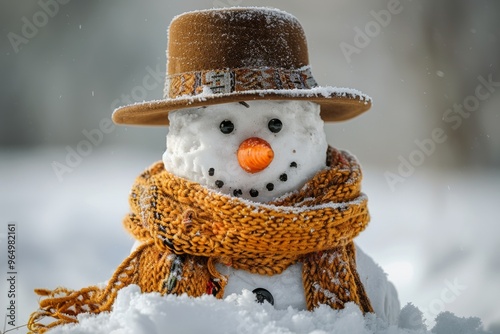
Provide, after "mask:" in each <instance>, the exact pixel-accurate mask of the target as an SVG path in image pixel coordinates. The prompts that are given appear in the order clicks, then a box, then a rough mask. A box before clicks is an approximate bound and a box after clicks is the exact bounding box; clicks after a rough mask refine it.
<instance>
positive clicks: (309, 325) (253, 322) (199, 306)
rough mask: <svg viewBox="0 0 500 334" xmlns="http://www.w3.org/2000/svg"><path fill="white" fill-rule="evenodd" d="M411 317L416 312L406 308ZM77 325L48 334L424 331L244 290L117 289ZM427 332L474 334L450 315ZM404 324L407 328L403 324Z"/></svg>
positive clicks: (474, 327)
mask: <svg viewBox="0 0 500 334" xmlns="http://www.w3.org/2000/svg"><path fill="white" fill-rule="evenodd" d="M408 309H409V310H410V311H409V312H408V313H407V314H408V316H409V317H410V318H412V315H415V314H417V315H418V309H416V308H414V307H413V308H412V307H409V308H408ZM79 321H80V323H79V324H76V325H75V324H72V325H65V326H61V327H58V328H56V329H54V330H53V331H51V332H50V333H51V334H70V333H71V334H77V333H78V334H84V333H89V334H90V333H92V334H100V333H102V334H118V333H119V334H154V333H165V334H168V333H175V334H179V333H182V334H188V333H206V334H221V333H238V334H245V333H248V334H276V333H280V334H291V333H309V334H327V333H331V334H335V333H339V334H340V333H349V334H370V333H373V334H375V333H376V334H403V333H404V334H410V333H413V334H425V333H431V332H428V331H427V330H425V329H424V328H421V329H417V330H410V329H408V328H405V327H398V326H396V325H393V326H389V325H387V324H386V323H385V322H384V321H382V320H381V319H379V318H377V317H375V316H374V315H373V314H368V315H366V316H363V315H362V313H361V311H360V310H359V308H358V306H357V305H355V304H354V303H349V304H347V305H346V307H345V309H343V310H333V309H331V308H330V307H328V306H320V307H318V308H317V309H315V310H314V311H313V312H309V311H298V310H296V309H294V308H292V307H289V308H287V309H286V310H277V309H275V308H273V307H272V306H271V305H270V304H268V303H264V304H258V303H256V302H255V296H254V294H252V293H251V292H250V291H248V290H245V291H243V293H242V294H241V295H235V294H233V295H231V296H229V297H228V298H226V299H223V300H218V299H216V298H215V297H213V296H208V295H207V296H203V297H200V298H191V297H188V296H187V295H182V296H173V295H167V296H161V295H160V294H158V293H149V294H142V293H141V292H140V289H139V287H137V286H135V285H131V286H129V287H126V288H124V289H122V290H121V291H120V292H119V293H118V297H117V299H116V302H115V304H114V308H113V310H112V311H111V312H109V313H101V314H99V315H88V314H84V315H80V316H79ZM436 322H437V323H436V325H435V326H434V328H433V329H432V333H435V334H460V333H469V334H476V333H477V334H479V333H485V332H483V331H482V330H481V329H480V321H479V319H477V318H468V319H465V318H458V317H456V316H454V315H453V314H452V313H450V312H445V313H442V314H440V315H439V316H438V317H437V319H436ZM405 324H406V323H405Z"/></svg>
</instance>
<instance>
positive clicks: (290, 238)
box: [29, 147, 373, 333]
mask: <svg viewBox="0 0 500 334" xmlns="http://www.w3.org/2000/svg"><path fill="white" fill-rule="evenodd" d="M327 166H328V167H327V168H325V169H324V170H322V171H320V172H318V173H317V174H316V175H315V176H314V177H313V178H312V179H311V180H309V181H308V182H307V183H306V185H305V186H304V187H303V188H302V189H301V190H299V191H296V192H294V193H291V194H288V195H285V196H283V197H281V198H278V199H277V200H275V201H273V202H271V203H266V204H261V203H255V202H251V201H247V200H243V199H240V198H236V197H231V196H227V195H223V194H221V193H218V192H215V191H213V190H210V189H207V188H205V187H203V186H201V185H199V184H197V183H193V182H190V181H187V180H185V179H182V178H179V177H176V176H174V175H172V174H171V173H169V172H168V171H166V170H165V168H164V166H163V164H162V163H161V162H159V163H156V164H154V165H153V166H152V167H150V168H149V169H147V170H146V171H145V172H144V173H143V174H141V175H140V176H139V177H138V178H137V180H136V182H135V184H134V186H133V188H132V191H131V193H130V206H131V209H132V211H131V213H130V214H129V215H127V216H126V217H125V219H124V226H125V228H126V229H127V230H128V231H129V232H130V233H131V234H132V235H133V236H134V237H135V238H136V239H137V240H140V241H141V242H142V243H141V245H140V246H139V247H138V248H137V249H136V250H135V251H133V252H132V253H131V254H130V256H129V257H127V258H126V259H125V260H124V261H123V263H122V264H121V265H120V266H119V267H118V268H117V270H116V271H115V273H114V275H113V276H112V278H111V279H110V280H109V281H108V284H107V286H106V287H105V288H99V287H97V286H91V287H87V288H84V289H81V290H78V291H71V290H67V289H65V288H57V289H55V290H53V291H50V290H43V289H37V290H35V292H36V293H37V294H38V295H40V296H42V297H44V298H42V299H41V301H40V309H39V310H38V311H36V312H35V313H33V314H32V316H31V318H30V321H29V329H30V330H31V331H33V332H36V333H43V332H44V331H46V330H47V329H49V328H52V327H54V326H57V325H60V324H66V323H72V322H77V315H78V314H80V313H84V312H90V313H99V312H102V311H109V310H110V309H111V308H112V305H113V302H114V300H115V298H116V295H117V293H118V291H119V290H120V289H121V288H123V287H125V286H127V285H129V284H137V285H138V286H139V287H140V288H141V290H142V292H160V293H162V294H177V295H179V294H182V293H187V294H188V295H189V296H192V297H198V296H201V295H203V294H212V295H214V296H215V297H217V298H222V297H223V295H224V287H225V285H226V282H227V278H226V277H224V276H223V275H221V274H220V273H218V272H217V270H216V269H215V264H216V263H218V262H219V263H223V264H225V265H230V266H232V267H233V268H236V269H243V270H246V271H249V272H252V273H258V274H261V275H274V274H279V273H281V272H283V271H284V270H285V269H286V268H288V267H289V266H290V265H292V264H295V263H297V262H299V261H300V262H301V263H302V264H303V272H302V280H303V285H304V290H305V295H306V304H307V308H308V309H309V310H312V309H314V308H315V307H317V306H318V305H320V304H326V305H329V306H331V307H332V308H334V309H340V308H343V307H344V304H345V303H347V302H350V301H353V302H355V303H356V304H358V305H359V307H360V309H361V310H362V311H363V312H373V309H372V307H371V305H370V301H369V299H368V296H367V294H366V292H365V290H364V287H363V285H362V283H361V282H360V279H359V276H358V273H357V270H356V262H355V247H354V244H353V238H354V237H356V236H357V235H358V234H359V233H360V232H361V231H362V230H363V229H364V228H365V227H366V225H367V224H368V220H369V214H368V209H367V197H366V196H365V195H364V194H363V193H361V192H360V188H361V169H360V166H359V165H358V163H357V162H356V160H355V158H354V157H352V156H351V155H349V154H348V153H346V152H341V151H338V150H336V149H334V148H331V147H330V148H329V149H328V154H327ZM45 317H52V318H53V319H54V320H53V321H52V322H50V323H48V324H43V323H42V322H44V321H43V318H45Z"/></svg>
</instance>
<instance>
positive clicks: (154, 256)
mask: <svg viewBox="0 0 500 334" xmlns="http://www.w3.org/2000/svg"><path fill="white" fill-rule="evenodd" d="M168 33H169V45H168V50H167V58H168V64H167V79H166V85H165V98H164V99H163V100H158V101H150V102H143V103H139V104H134V105H129V106H125V107H121V108H118V109H117V110H115V112H114V114H113V120H114V122H115V123H117V124H135V125H168V126H169V130H168V134H167V148H166V151H165V152H164V154H163V158H162V159H161V161H159V162H157V163H155V164H154V165H153V166H151V167H150V168H148V169H147V170H146V171H145V172H144V173H142V174H141V175H140V176H139V177H138V178H137V180H136V182H135V183H134V186H133V187H132V190H131V192H130V205H131V213H130V214H128V215H127V216H126V217H125V219H124V226H125V228H126V229H127V230H128V231H129V232H130V233H131V234H132V235H133V236H134V237H135V238H136V239H137V241H136V243H135V245H134V248H133V250H132V253H131V254H130V255H129V256H128V257H127V258H126V259H125V260H124V262H123V263H122V265H120V266H119V268H118V269H117V271H116V272H115V274H114V275H113V277H112V278H111V279H110V280H109V282H108V285H107V287H105V288H103V287H90V288H86V289H82V290H80V291H68V290H64V289H63V290H61V289H58V290H54V291H52V292H47V291H44V292H43V295H44V296H45V299H44V300H43V301H42V302H41V305H42V310H41V311H40V312H39V313H38V315H37V316H35V317H34V318H33V319H32V320H30V323H31V324H34V323H37V319H38V318H40V317H42V316H47V315H51V316H53V317H54V318H56V319H59V322H57V323H58V324H59V323H61V322H67V321H68V319H73V320H74V321H77V319H76V314H78V313H81V312H89V310H90V312H94V313H99V312H101V311H106V310H109V309H110V308H111V307H112V304H113V301H114V299H115V298H116V294H117V292H118V290H119V289H121V288H122V287H124V286H126V285H128V284H137V285H139V287H140V288H141V290H142V291H143V292H160V293H162V294H177V295H180V294H184V293H186V294H188V295H189V296H192V297H198V296H202V295H207V294H209V295H213V296H215V297H216V298H226V297H228V296H231V295H234V294H242V293H243V292H244V291H245V290H249V291H251V292H253V293H254V294H255V300H256V302H259V303H269V304H271V305H273V307H275V308H276V309H287V308H289V307H292V308H295V309H297V310H306V309H307V310H314V309H315V308H316V307H318V306H320V305H323V304H325V305H328V306H330V307H332V308H334V309H341V308H343V307H344V305H345V304H346V303H349V302H353V303H355V304H357V305H358V306H359V307H360V309H361V311H362V312H364V313H371V312H374V313H375V314H376V315H377V316H378V317H379V318H381V319H383V320H385V321H386V322H388V323H391V324H395V323H397V319H398V315H399V301H398V297H397V293H396V291H395V289H394V287H393V285H392V284H391V283H390V282H389V281H388V280H387V278H386V275H385V273H384V272H383V271H382V269H381V268H380V267H379V266H378V265H377V264H376V263H375V262H374V261H373V260H372V259H371V258H370V257H369V256H367V255H366V254H364V253H363V252H362V251H361V250H360V249H358V248H357V247H356V246H355V245H354V241H353V239H354V238H355V237H356V236H357V235H358V234H359V233H360V232H361V231H362V230H363V229H364V228H365V227H366V225H367V223H368V221H369V214H368V210H367V197H366V195H365V194H363V193H362V192H361V191H360V189H361V169H360V166H359V164H358V163H357V161H356V159H355V158H354V157H353V156H352V155H350V154H349V153H347V152H344V151H340V150H338V149H335V148H333V147H331V146H329V145H328V143H327V141H326V136H325V132H324V121H328V122H330V121H341V120H347V119H350V118H352V117H355V116H357V115H359V114H361V113H362V112H364V111H366V110H368V109H369V108H370V106H371V99H370V98H369V97H368V96H366V95H364V94H362V93H361V92H359V91H357V90H353V89H346V88H337V87H330V86H326V87H322V86H318V84H317V83H316V81H315V79H314V78H313V76H312V73H311V69H310V66H309V60H308V51H307V43H306V39H305V35H304V32H303V30H302V27H301V25H300V23H299V22H298V20H297V19H296V18H295V17H294V16H292V15H290V14H288V13H286V12H283V11H280V10H277V9H270V8H256V7H248V8H247V7H235V8H222V9H210V10H202V11H195V12H188V13H184V14H181V15H179V16H177V17H175V18H174V19H173V20H172V23H171V24H170V27H169V30H168ZM61 296H63V297H61ZM54 310H56V311H54ZM66 310H72V311H71V313H70V314H68V313H67V312H65V311H66ZM75 310H76V311H75ZM61 314H62V315H63V317H62V318H61ZM34 327H36V326H31V327H30V328H34Z"/></svg>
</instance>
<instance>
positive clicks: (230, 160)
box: [163, 101, 328, 202]
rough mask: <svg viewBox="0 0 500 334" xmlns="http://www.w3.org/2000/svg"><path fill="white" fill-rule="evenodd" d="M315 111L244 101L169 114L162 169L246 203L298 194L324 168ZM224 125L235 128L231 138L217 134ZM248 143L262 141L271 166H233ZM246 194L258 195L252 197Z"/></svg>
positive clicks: (306, 105)
mask: <svg viewBox="0 0 500 334" xmlns="http://www.w3.org/2000/svg"><path fill="white" fill-rule="evenodd" d="M319 112H320V108H319V105H317V104H315V103H312V102H307V101H248V102H247V106H244V105H242V104H240V103H226V104H221V105H214V106H207V107H202V108H196V109H194V108H190V109H182V110H178V111H174V112H171V113H169V122H170V128H169V132H168V135H167V150H166V151H165V154H164V155H163V162H164V164H165V168H166V169H167V170H168V171H170V172H172V173H173V174H175V175H177V176H180V177H183V178H186V179H188V180H190V181H194V182H197V183H200V184H201V185H203V186H207V187H208V188H211V189H214V190H217V191H220V192H221V193H224V194H229V195H233V192H234V191H235V190H241V191H242V195H241V197H242V198H245V199H249V200H250V199H251V200H252V201H258V202H267V201H270V200H273V199H275V198H277V197H279V196H281V195H283V194H285V193H289V192H292V191H294V190H297V189H300V188H301V187H302V186H303V185H304V184H305V182H306V181H307V180H309V179H310V178H311V177H312V176H313V175H314V174H316V173H317V172H318V171H319V170H321V169H323V168H325V167H326V164H325V161H326V150H327V146H328V144H327V143H326V136H325V132H324V129H323V121H322V120H321V118H320V116H319ZM272 119H279V120H281V122H282V124H283V127H282V129H281V130H280V131H279V132H277V133H273V132H271V131H270V130H269V128H268V122H269V121H270V120H272ZM223 121H231V122H232V123H233V124H234V130H233V131H232V132H231V133H228V134H224V133H222V132H221V131H220V124H221V123H222V122H223ZM248 138H260V139H263V140H265V141H266V142H267V143H269V145H270V147H271V149H272V150H273V152H274V158H273V160H272V161H271V163H270V165H269V166H268V167H267V168H265V169H264V170H262V171H260V172H258V173H249V172H247V171H245V170H244V169H243V168H242V167H240V165H239V162H238V158H237V151H238V148H239V146H240V144H241V143H242V142H243V141H245V140H246V139H248ZM292 163H295V164H294V166H295V167H292ZM210 170H212V173H210V172H209V171H210ZM210 174H213V175H210ZM281 175H286V181H283V180H281V179H280V178H281ZM221 181H222V183H221ZM270 184H272V186H273V187H272V189H271V190H269V188H268V185H270ZM251 189H253V190H257V191H258V195H257V196H255V194H254V195H253V196H252V195H251V194H250V190H251Z"/></svg>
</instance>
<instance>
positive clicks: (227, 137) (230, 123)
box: [163, 100, 399, 323]
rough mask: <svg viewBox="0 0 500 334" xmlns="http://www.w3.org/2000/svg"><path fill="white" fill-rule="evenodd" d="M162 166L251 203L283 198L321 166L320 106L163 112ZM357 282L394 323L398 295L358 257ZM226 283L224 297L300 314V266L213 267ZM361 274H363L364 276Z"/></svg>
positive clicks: (270, 104)
mask: <svg viewBox="0 0 500 334" xmlns="http://www.w3.org/2000/svg"><path fill="white" fill-rule="evenodd" d="M169 123H170V128H169V133H168V135H167V150H166V151H165V153H164V155H163V163H164V166H165V168H166V169H167V170H168V171H170V172H171V173H173V174H175V175H177V176H179V177H183V178H185V179H188V180H190V181H193V182H196V183H199V184H201V185H203V186H205V187H207V188H210V189H212V190H214V191H218V192H221V193H223V194H227V195H229V196H236V197H239V198H243V199H245V200H249V201H256V202H261V203H267V202H270V201H272V200H274V199H276V198H279V197H282V196H287V194H289V193H293V192H294V191H296V190H297V189H300V188H301V187H303V186H304V184H306V182H307V180H309V179H310V178H311V177H313V176H314V175H315V174H316V173H318V172H319V171H321V170H322V169H325V168H327V167H326V161H327V156H326V153H327V148H328V144H327V142H326V136H325V132H324V129H323V121H322V119H321V117H320V106H319V105H318V104H316V103H313V102H308V101H293V100H292V101H286V100H284V101H265V100H264V101H248V102H245V101H240V102H234V103H225V104H220V105H213V106H206V107H200V108H188V109H183V110H178V111H174V112H171V113H170V114H169ZM357 255H358V259H357V262H358V263H362V267H358V270H359V272H361V273H362V274H361V275H360V276H361V279H362V280H363V284H364V285H365V286H366V287H369V289H367V293H368V295H369V298H370V300H371V304H372V306H373V309H374V311H375V312H376V314H377V315H379V317H381V318H382V319H384V320H386V321H388V322H390V323H396V322H397V316H398V314H399V302H398V299H397V293H396V292H395V289H394V287H393V286H392V284H391V283H390V282H388V281H387V279H386V277H385V274H384V273H383V271H382V270H381V269H380V268H379V267H378V266H377V265H376V264H375V263H374V262H373V260H372V259H371V258H370V257H368V256H367V255H365V254H364V253H363V252H362V251H361V250H358V251H357ZM216 268H217V270H218V271H219V272H220V273H221V274H223V275H224V276H225V277H227V285H226V287H225V290H224V297H227V296H229V295H231V294H241V293H242V291H243V290H245V289H246V290H249V291H252V292H254V293H255V294H256V299H257V300H258V301H260V302H263V301H267V302H269V303H271V304H273V305H274V307H275V308H277V309H286V308H288V307H289V306H292V307H294V308H296V309H299V310H303V309H306V308H307V307H306V300H305V294H304V287H303V282H302V274H301V273H302V265H301V264H300V263H297V264H294V265H291V266H289V267H288V268H287V269H286V270H284V271H283V272H282V273H281V274H276V275H272V276H267V275H259V274H253V273H251V272H248V271H246V270H238V269H234V268H232V267H231V266H227V265H224V264H220V263H219V264H217V265H216ZM363 274H364V275H363Z"/></svg>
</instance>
